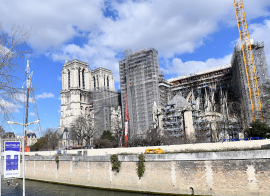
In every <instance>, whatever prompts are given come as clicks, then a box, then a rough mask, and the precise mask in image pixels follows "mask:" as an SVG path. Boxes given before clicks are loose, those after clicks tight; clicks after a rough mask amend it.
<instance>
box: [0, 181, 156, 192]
mask: <svg viewBox="0 0 270 196" xmlns="http://www.w3.org/2000/svg"><path fill="white" fill-rule="evenodd" d="M15 182H18V183H19V186H18V187H17V188H14V186H12V185H9V186H8V185H7V181H2V189H1V191H2V196H3V195H4V196H17V195H18V196H19V195H20V196H21V195H22V192H23V190H22V187H23V185H22V180H20V179H17V180H13V184H15ZM25 182H26V183H25V186H26V191H25V195H26V196H43V195H48V196H49V195H50V196H54V195H57V196H77V195H78V196H80V195H83V196H84V195H85V196H97V195H98V196H126V195H128V196H147V195H151V196H157V195H154V194H142V193H130V192H119V191H109V190H100V189H91V188H82V187H74V186H66V185H59V184H53V183H46V182H38V181H32V180H26V181H25ZM159 196H160V195H159Z"/></svg>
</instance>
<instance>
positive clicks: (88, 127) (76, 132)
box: [71, 115, 97, 145]
mask: <svg viewBox="0 0 270 196" xmlns="http://www.w3.org/2000/svg"><path fill="white" fill-rule="evenodd" d="M96 132H97V128H96V126H95V124H94V118H93V117H91V115H89V116H87V117H83V116H80V117H78V118H77V119H76V120H75V122H74V125H73V126H72V127H71V138H72V139H74V140H76V141H77V142H78V145H83V141H85V143H86V145H90V140H91V138H93V136H94V134H95V133H96Z"/></svg>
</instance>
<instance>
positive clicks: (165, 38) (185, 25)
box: [0, 0, 270, 133]
mask: <svg viewBox="0 0 270 196" xmlns="http://www.w3.org/2000/svg"><path fill="white" fill-rule="evenodd" d="M243 1H244V8H245V13H246V18H247V23H248V28H249V33H250V37H251V38H253V39H254V41H264V43H265V53H266V59H267V62H268V65H269V66H270V1H266V0H256V1H254V0H243ZM0 18H1V19H0V21H2V26H3V28H4V30H5V31H6V32H10V30H11V28H12V26H13V25H14V24H16V25H19V26H21V27H23V28H24V29H26V30H27V29H31V32H32V38H31V39H30V40H29V42H28V43H27V44H28V47H29V48H31V49H32V53H31V54H30V55H27V56H26V57H25V58H24V59H23V62H21V61H19V62H18V63H19V65H20V66H21V67H23V69H24V68H25V67H26V61H27V60H29V62H30V69H31V71H33V78H32V80H33V84H34V87H35V89H36V90H35V96H36V104H37V108H38V113H39V118H40V125H41V129H42V130H46V129H47V128H49V127H53V128H55V129H56V128H57V127H58V126H59V125H60V105H61V101H60V98H59V97H60V91H61V88H62V83H61V71H62V66H63V64H64V62H65V61H66V60H67V61H71V60H73V59H78V60H81V61H84V62H87V63H88V65H89V68H90V69H91V70H93V69H95V68H98V67H104V68H107V69H110V70H112V72H113V74H114V78H115V88H116V89H119V88H120V84H119V80H120V79H119V63H118V62H119V59H122V58H123V57H124V50H126V49H132V50H133V51H137V50H140V49H144V48H155V49H157V50H158V53H159V63H160V69H161V71H162V72H163V73H164V74H165V79H170V78H173V77H177V76H180V75H185V74H189V73H193V72H197V71H201V70H204V69H208V68H212V67H216V66H221V65H224V64H228V63H230V60H231V55H232V52H233V48H234V45H235V44H236V43H237V42H239V31H238V26H237V21H236V16H235V10H234V4H233V0H222V1H217V0H204V1H201V0H189V1H186V0H148V1H147V0H134V1H132V0H119V1H113V0H111V1H109V0H91V1H88V0H76V1H71V0H57V1H54V0H47V1H34V0H23V1H15V0H9V1H0ZM269 66H268V67H269ZM18 75H19V76H20V78H21V81H20V82H18V86H23V83H24V77H25V76H24V73H23V70H22V71H21V72H20V73H18ZM11 109H12V111H13V116H14V119H13V120H14V121H16V122H23V118H24V113H23V111H24V110H23V105H17V106H12V108H11ZM29 112H30V113H29V122H32V121H34V120H35V116H34V115H33V114H34V113H33V107H32V106H31V105H30V107H29ZM35 128H36V127H35V126H32V127H29V129H30V130H31V129H35ZM22 129H23V128H22V127H21V126H18V125H13V126H12V127H11V126H6V131H15V133H21V132H22Z"/></svg>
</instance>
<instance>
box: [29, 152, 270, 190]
mask: <svg viewBox="0 0 270 196" xmlns="http://www.w3.org/2000/svg"><path fill="white" fill-rule="evenodd" d="M26 160H27V162H26V177H27V178H30V179H37V180H44V181H52V182H61V183H66V184H74V185H84V186H89V187H97V188H106V189H120V190H125V191H138V192H140V191H142V192H153V193H164V194H166V193H171V194H191V193H192V189H193V190H194V194H195V195H258V194H259V195H270V150H253V151H228V152H202V153H178V154H155V155H145V160H146V161H145V173H144V175H143V177H142V178H141V179H139V178H138V176H137V162H138V155H119V160H120V161H121V162H122V164H121V169H120V172H119V173H117V172H114V171H112V170H111V167H112V165H111V163H110V156H109V155H105V156H78V157H75V156H73V157H71V156H69V157H65V156H60V157H59V163H56V161H55V157H54V156H48V157H42V156H29V157H26ZM191 188H192V189H191Z"/></svg>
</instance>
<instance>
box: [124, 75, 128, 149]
mask: <svg viewBox="0 0 270 196" xmlns="http://www.w3.org/2000/svg"><path fill="white" fill-rule="evenodd" d="M128 121H129V115H128V79H127V98H126V115H125V146H128Z"/></svg>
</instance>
